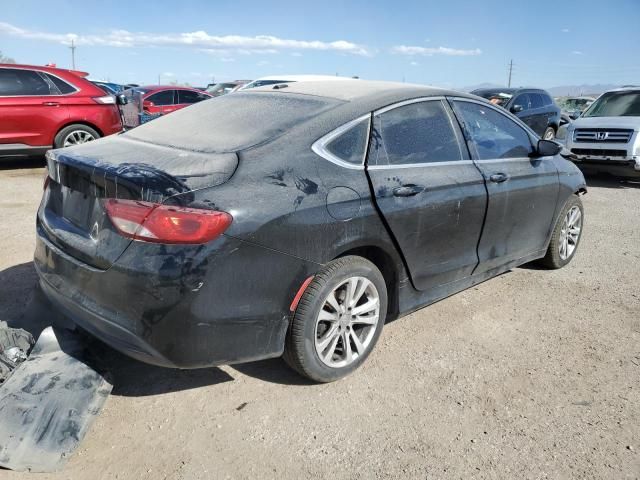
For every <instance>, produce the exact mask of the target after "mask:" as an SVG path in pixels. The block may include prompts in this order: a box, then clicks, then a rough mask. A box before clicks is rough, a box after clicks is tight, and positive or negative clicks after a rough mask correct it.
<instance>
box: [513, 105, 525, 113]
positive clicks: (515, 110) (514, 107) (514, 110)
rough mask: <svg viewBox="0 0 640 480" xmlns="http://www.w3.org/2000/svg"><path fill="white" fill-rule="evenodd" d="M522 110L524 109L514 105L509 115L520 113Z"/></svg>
mask: <svg viewBox="0 0 640 480" xmlns="http://www.w3.org/2000/svg"><path fill="white" fill-rule="evenodd" d="M523 110H524V107H523V106H522V105H514V106H513V107H511V113H520V112H521V111H523Z"/></svg>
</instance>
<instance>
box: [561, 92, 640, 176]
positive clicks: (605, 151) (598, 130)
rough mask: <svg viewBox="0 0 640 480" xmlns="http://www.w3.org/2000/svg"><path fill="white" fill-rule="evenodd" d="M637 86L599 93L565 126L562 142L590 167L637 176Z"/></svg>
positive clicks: (639, 97)
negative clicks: (582, 111)
mask: <svg viewBox="0 0 640 480" xmlns="http://www.w3.org/2000/svg"><path fill="white" fill-rule="evenodd" d="M639 132H640V87H627V88H620V89H617V90H611V91H608V92H606V93H604V94H602V95H601V96H600V97H598V99H597V100H596V101H595V102H593V104H592V105H591V106H590V107H589V108H588V109H587V110H586V111H585V112H584V113H583V114H582V115H581V116H580V117H579V118H578V119H576V120H575V121H574V122H572V123H571V124H570V125H568V126H567V131H566V140H565V145H566V147H567V149H569V150H570V151H571V153H572V154H573V155H574V160H575V162H576V163H577V164H578V165H580V166H583V167H587V168H588V169H591V170H596V171H605V172H609V173H616V174H622V175H629V174H632V176H640V133H639Z"/></svg>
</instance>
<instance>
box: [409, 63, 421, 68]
mask: <svg viewBox="0 0 640 480" xmlns="http://www.w3.org/2000/svg"><path fill="white" fill-rule="evenodd" d="M409 65H411V66H412V67H417V66H418V65H420V64H419V63H418V62H411V63H410V64H409Z"/></svg>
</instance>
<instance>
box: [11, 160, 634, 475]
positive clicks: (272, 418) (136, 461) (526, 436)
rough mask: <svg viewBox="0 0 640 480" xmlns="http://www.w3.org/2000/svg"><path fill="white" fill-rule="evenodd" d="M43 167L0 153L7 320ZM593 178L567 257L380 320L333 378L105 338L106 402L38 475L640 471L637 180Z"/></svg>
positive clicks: (17, 303) (19, 314) (20, 280)
mask: <svg viewBox="0 0 640 480" xmlns="http://www.w3.org/2000/svg"><path fill="white" fill-rule="evenodd" d="M43 173H44V169H43V168H42V164H41V162H31V163H27V164H26V165H18V164H16V163H12V164H11V163H6V162H5V163H4V164H0V192H1V196H0V218H1V219H2V223H1V224H0V233H1V235H0V320H7V321H9V322H10V323H13V324H17V323H20V322H21V319H23V320H24V318H25V317H28V316H29V304H30V302H31V300H32V299H33V298H34V293H33V292H34V286H35V281H36V278H35V274H34V272H33V266H32V263H31V259H32V252H33V249H34V215H35V211H36V208H37V205H38V202H39V200H40V195H41V191H42V178H43ZM588 182H589V184H590V187H589V193H588V194H587V195H586V196H585V197H584V198H583V200H584V204H585V209H586V226H585V233H584V237H583V239H582V243H581V245H580V250H579V252H578V253H577V257H576V258H575V259H574V261H573V262H572V263H571V264H570V265H569V266H567V267H566V268H564V269H562V270H558V271H546V270H540V269H537V268H535V267H533V266H525V267H523V268H518V269H516V270H514V271H511V272H509V273H506V274H504V275H502V276H500V277H498V278H495V279H492V280H490V281H488V282H485V283H483V284H481V285H479V286H477V287H475V288H473V289H470V290H467V291H465V292H463V293H460V294H458V295H455V296H453V297H451V298H448V299H446V300H444V301H441V302H439V303H437V304H435V305H432V306H430V307H428V308H426V309H423V310H421V311H418V312H417V313H414V314H412V315H409V316H407V317H404V318H402V319H399V320H397V321H395V322H393V323H390V324H388V325H386V327H385V330H384V331H383V334H382V338H381V341H380V343H379V344H378V346H377V348H376V350H375V351H374V352H373V354H372V355H371V357H370V358H369V361H368V362H367V363H366V364H365V365H364V367H363V368H362V369H360V370H359V371H358V372H356V374H354V375H352V376H351V377H349V378H347V379H345V380H342V381H340V382H337V383H334V384H330V385H311V384H308V383H306V382H305V381H304V380H302V379H301V378H300V377H298V376H297V375H296V374H294V373H292V372H290V371H289V370H288V369H287V367H286V366H285V365H284V363H283V362H282V361H281V360H270V361H265V362H257V363H252V364H246V365H238V366H233V367H222V368H211V369H206V370H198V371H184V372H183V371H173V370H164V369H160V368H155V367H150V366H146V365H143V364H140V363H137V362H134V361H131V360H128V359H126V358H124V357H122V356H119V355H117V354H115V353H111V352H107V356H108V358H109V359H110V360H109V361H110V362H112V364H113V376H114V389H113V393H112V395H111V396H110V397H109V399H108V400H107V403H106V406H105V409H104V410H103V412H102V414H101V415H100V416H99V418H98V419H97V421H96V422H95V423H94V424H93V426H92V428H91V431H90V432H89V434H88V435H87V437H86V438H85V440H84V442H83V443H82V445H81V446H80V448H79V449H78V451H76V453H75V454H74V455H73V457H72V458H71V459H70V461H69V462H68V464H67V466H66V467H65V469H64V470H63V471H62V472H59V473H57V474H38V475H36V478H38V479H41V480H45V479H102V478H109V479H113V478H118V479H164V478H168V479H200V478H201V479H218V478H220V479H222V478H346V479H357V478H362V479H372V478H422V479H425V478H429V479H432V478H464V479H467V478H505V479H513V478H535V479H543V478H552V479H569V478H580V479H582V478H607V479H609V478H611V479H614V478H615V479H623V478H632V479H637V478H640V454H639V452H640V182H629V181H620V180H616V179H613V178H608V177H589V178H588ZM36 296H37V295H36ZM25 311H27V314H26V315H25ZM41 317H42V318H39V319H36V320H37V321H40V322H42V323H46V322H47V321H48V318H47V316H46V315H44V314H41ZM34 475H35V474H31V475H29V474H18V473H13V472H8V471H0V478H2V479H9V480H17V479H24V478H27V477H33V476H34Z"/></svg>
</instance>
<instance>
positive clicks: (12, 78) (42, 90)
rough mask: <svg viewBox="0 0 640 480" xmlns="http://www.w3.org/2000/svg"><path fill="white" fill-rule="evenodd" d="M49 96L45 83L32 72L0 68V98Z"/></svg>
mask: <svg viewBox="0 0 640 480" xmlns="http://www.w3.org/2000/svg"><path fill="white" fill-rule="evenodd" d="M23 95H24V96H40V95H51V89H50V88H49V84H48V83H47V81H46V80H45V79H44V78H42V77H41V76H40V75H38V73H37V72H34V71H32V70H19V69H14V68H0V96H23Z"/></svg>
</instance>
